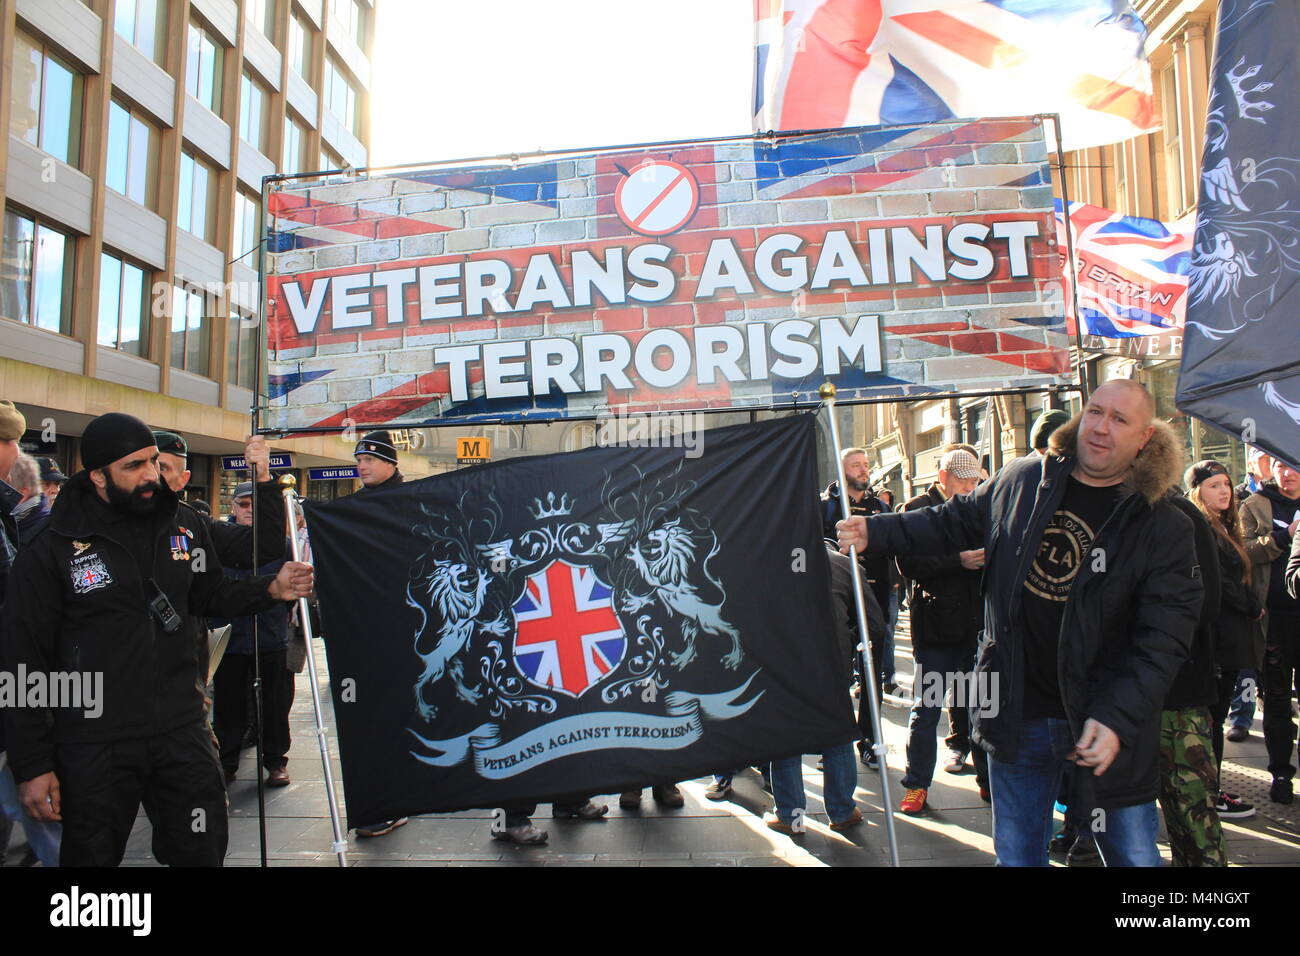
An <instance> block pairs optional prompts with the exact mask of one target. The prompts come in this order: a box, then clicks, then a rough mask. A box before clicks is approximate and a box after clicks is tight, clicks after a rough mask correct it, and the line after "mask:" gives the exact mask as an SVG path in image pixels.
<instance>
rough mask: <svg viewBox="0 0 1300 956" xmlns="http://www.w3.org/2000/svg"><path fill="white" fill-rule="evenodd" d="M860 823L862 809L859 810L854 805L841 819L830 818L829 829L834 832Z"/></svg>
mask: <svg viewBox="0 0 1300 956" xmlns="http://www.w3.org/2000/svg"><path fill="white" fill-rule="evenodd" d="M861 823H862V811H861V810H859V809H858V808H857V807H854V808H853V812H852V813H850V814H849V815H848V816H847V817H845V818H844V819H843V820H832V821H831V829H832V830H834V831H835V832H836V833H839V832H840V831H841V830H851V829H852V828H853V827H856V826H860V825H861Z"/></svg>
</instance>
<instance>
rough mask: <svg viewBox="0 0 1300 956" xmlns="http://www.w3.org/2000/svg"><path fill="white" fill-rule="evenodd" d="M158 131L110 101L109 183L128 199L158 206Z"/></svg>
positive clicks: (118, 104) (145, 204) (137, 114)
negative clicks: (156, 186)
mask: <svg viewBox="0 0 1300 956" xmlns="http://www.w3.org/2000/svg"><path fill="white" fill-rule="evenodd" d="M157 144H158V134H157V132H156V131H155V130H154V127H153V124H151V123H149V122H147V121H146V120H144V119H143V118H142V117H141V116H140V114H139V113H133V112H132V111H131V110H130V109H129V108H127V107H125V106H123V105H122V104H120V103H118V102H117V100H113V101H112V102H110V103H109V104H108V170H107V173H106V174H105V182H107V184H108V187H109V188H110V189H115V190H117V191H118V192H120V193H121V194H122V195H123V196H126V197H127V198H128V199H134V200H135V201H136V202H138V203H139V204H140V205H142V206H148V207H149V208H150V209H153V208H155V200H154V195H155V192H154V184H155V182H156V181H157V170H158V155H157Z"/></svg>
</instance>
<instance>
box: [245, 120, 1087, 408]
mask: <svg viewBox="0 0 1300 956" xmlns="http://www.w3.org/2000/svg"><path fill="white" fill-rule="evenodd" d="M268 203H269V213H270V216H271V220H270V222H271V227H270V237H269V238H270V242H271V247H272V249H273V250H274V255H273V256H272V264H271V268H270V274H269V276H268V281H267V313H266V314H267V317H268V346H269V349H270V360H269V394H270V396H271V408H270V410H269V413H268V414H267V415H266V416H265V417H264V418H263V419H262V425H263V427H265V428H267V429H273V430H282V431H294V430H301V429H312V428H316V429H338V428H342V427H346V426H347V425H349V424H355V425H358V426H365V425H378V424H393V425H418V424H422V423H437V422H440V421H449V420H460V421H465V420H474V419H482V418H492V419H499V418H508V419H520V420H527V419H529V418H563V417H592V416H594V415H597V414H600V413H601V412H604V411H606V410H609V409H612V408H619V409H623V410H646V411H650V410H662V411H672V410H688V409H705V408H730V407H754V406H766V405H771V404H780V405H790V404H802V403H808V404H811V403H813V402H815V401H816V390H817V387H818V386H819V385H820V384H821V383H822V382H823V381H825V380H826V379H828V378H829V379H830V380H832V381H834V382H835V383H836V384H837V385H838V386H839V388H840V395H841V400H850V401H851V400H854V399H873V398H888V397H896V396H897V397H901V396H921V395H939V394H950V393H954V392H957V391H963V392H967V393H969V392H974V391H987V390H995V389H1007V388H1028V387H1040V388H1041V387H1044V386H1051V385H1064V384H1068V383H1069V381H1070V362H1069V356H1068V353H1067V351H1066V349H1067V345H1068V340H1067V336H1066V330H1065V324H1064V318H1063V311H1064V310H1063V308H1062V295H1061V281H1060V267H1059V263H1058V257H1057V255H1056V248H1055V246H1056V239H1055V227H1054V224H1053V212H1052V190H1051V183H1050V178H1049V172H1048V166H1047V150H1046V147H1045V145H1044V135H1043V125H1042V122H1041V121H1040V120H1039V119H1037V118H1033V117H1029V118H1023V119H999V120H981V121H973V122H960V121H956V122H947V123H935V124H926V125H921V126H909V127H878V128H869V129H856V130H839V131H834V132H830V133H824V134H816V135H806V136H792V137H779V138H773V139H770V140H769V139H767V138H756V139H754V140H743V141H735V140H732V141H718V142H695V143H690V144H687V145H683V146H680V147H673V148H663V149H651V150H640V151H635V150H633V151H629V150H623V151H606V152H596V153H585V154H581V155H567V156H557V157H555V158H551V159H547V160H546V161H537V162H528V163H521V164H517V165H515V164H507V165H505V166H500V165H495V166H481V167H459V168H454V169H447V168H438V169H421V170H412V171H401V172H396V173H392V174H385V175H382V176H380V175H374V176H371V177H369V178H366V179H361V180H352V181H346V180H343V179H341V178H335V179H324V180H321V179H317V180H310V181H308V180H287V181H281V182H277V183H275V184H274V185H273V187H272V190H271V192H270V196H269V200H268Z"/></svg>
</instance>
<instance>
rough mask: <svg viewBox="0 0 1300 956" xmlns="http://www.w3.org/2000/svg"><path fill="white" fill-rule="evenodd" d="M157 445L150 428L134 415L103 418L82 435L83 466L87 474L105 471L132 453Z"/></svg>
mask: <svg viewBox="0 0 1300 956" xmlns="http://www.w3.org/2000/svg"><path fill="white" fill-rule="evenodd" d="M154 444H156V443H155V441H154V437H153V432H152V431H151V430H150V428H149V426H148V425H146V424H145V423H144V422H142V421H140V419H138V418H136V417H135V416H134V415H124V414H122V413H121V412H109V413H108V414H107V415H100V416H99V417H98V418H96V419H95V420H94V421H92V422H91V423H90V424H89V425H87V426H86V430H85V432H83V433H82V435H81V464H82V466H83V467H85V468H86V470H87V471H94V470H95V469H96V468H105V467H107V466H109V465H111V464H112V463H113V462H115V461H117V460H118V459H119V458H124V457H126V456H127V455H129V454H131V452H133V451H139V450H140V449H141V448H149V447H151V446H153V445H154Z"/></svg>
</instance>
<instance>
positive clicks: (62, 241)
mask: <svg viewBox="0 0 1300 956" xmlns="http://www.w3.org/2000/svg"><path fill="white" fill-rule="evenodd" d="M72 246H73V243H72V240H71V239H70V238H69V237H68V236H65V235H64V234H63V233H61V232H58V231H57V230H55V229H51V228H50V227H49V226H47V225H45V224H43V223H40V222H37V221H35V220H34V219H28V218H27V217H26V216H23V215H21V214H19V213H16V212H14V211H13V210H11V209H6V210H5V227H4V240H3V250H0V306H2V307H3V309H4V315H5V317H6V318H10V319H15V320H17V321H19V322H25V323H27V324H28V325H35V326H37V327H38V328H42V329H48V330H49V331H51V332H61V333H63V334H64V335H68V334H70V332H71V328H72V308H71V306H72Z"/></svg>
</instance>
